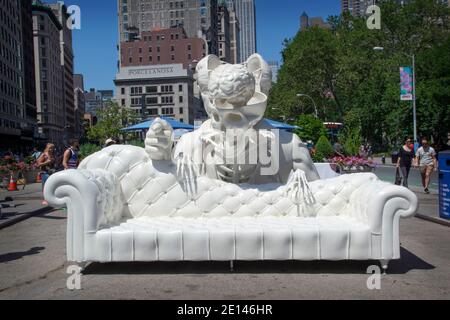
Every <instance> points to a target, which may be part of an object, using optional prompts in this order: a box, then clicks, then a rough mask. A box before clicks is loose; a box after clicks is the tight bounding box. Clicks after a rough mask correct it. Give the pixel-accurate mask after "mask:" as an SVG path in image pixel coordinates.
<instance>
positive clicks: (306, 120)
mask: <svg viewBox="0 0 450 320" xmlns="http://www.w3.org/2000/svg"><path fill="white" fill-rule="evenodd" d="M295 125H297V126H299V127H300V129H298V130H296V131H295V133H296V134H297V135H298V136H299V137H300V139H302V140H303V141H304V142H306V141H308V140H311V141H317V140H319V139H320V137H321V136H325V135H326V134H327V130H326V128H325V126H324V125H323V122H322V120H320V119H317V118H316V117H314V116H313V115H310V114H302V115H301V116H299V117H298V119H297V121H296V122H295Z"/></svg>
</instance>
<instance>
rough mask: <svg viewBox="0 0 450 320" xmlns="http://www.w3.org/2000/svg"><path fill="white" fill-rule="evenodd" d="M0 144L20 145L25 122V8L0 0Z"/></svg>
mask: <svg viewBox="0 0 450 320" xmlns="http://www.w3.org/2000/svg"><path fill="white" fill-rule="evenodd" d="M0 4H1V5H0V31H1V33H0V53H1V54H0V140H1V141H0V146H2V147H8V145H9V144H11V145H17V144H20V143H21V142H22V141H21V135H22V127H23V126H24V125H25V124H26V108H25V90H24V76H25V74H24V60H23V50H24V46H23V33H22V19H21V15H22V7H21V1H20V0H14V1H11V0H0Z"/></svg>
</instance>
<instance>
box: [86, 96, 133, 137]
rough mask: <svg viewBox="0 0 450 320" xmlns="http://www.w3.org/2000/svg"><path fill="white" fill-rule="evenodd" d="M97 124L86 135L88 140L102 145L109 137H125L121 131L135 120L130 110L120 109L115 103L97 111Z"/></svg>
mask: <svg viewBox="0 0 450 320" xmlns="http://www.w3.org/2000/svg"><path fill="white" fill-rule="evenodd" d="M97 116H98V119H99V120H98V122H97V124H96V125H95V126H92V127H91V128H90V129H89V130H88V133H87V136H88V139H89V140H90V141H93V142H97V143H99V144H103V143H104V142H105V141H106V139H108V138H111V137H120V136H126V134H125V133H124V132H122V131H121V129H123V128H125V127H127V126H129V125H131V124H132V123H133V121H134V120H136V116H135V112H134V111H133V110H132V109H130V108H125V107H120V106H119V105H118V104H117V103H113V102H111V103H109V105H108V106H107V107H106V108H104V109H102V110H98V111H97Z"/></svg>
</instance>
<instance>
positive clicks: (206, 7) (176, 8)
mask: <svg viewBox="0 0 450 320" xmlns="http://www.w3.org/2000/svg"><path fill="white" fill-rule="evenodd" d="M118 10H119V43H123V42H126V41H130V40H134V39H135V38H136V37H140V36H141V33H142V32H144V31H152V30H155V29H168V28H171V27H174V26H179V27H183V28H184V29H185V31H186V34H187V36H188V37H189V38H194V37H204V38H205V39H206V40H207V43H208V52H209V53H213V54H217V53H218V42H217V0H181V1H161V0H147V1H145V2H144V1H142V0H118Z"/></svg>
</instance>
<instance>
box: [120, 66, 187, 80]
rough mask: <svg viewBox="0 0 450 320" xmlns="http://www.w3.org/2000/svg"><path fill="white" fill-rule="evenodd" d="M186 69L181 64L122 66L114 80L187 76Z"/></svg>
mask: <svg viewBox="0 0 450 320" xmlns="http://www.w3.org/2000/svg"><path fill="white" fill-rule="evenodd" d="M188 75H189V73H188V70H186V69H184V68H183V65H182V64H167V65H164V64H161V65H155V66H147V67H146V66H142V67H123V68H120V72H119V73H118V74H117V75H116V80H132V79H154V78H174V77H186V76H188Z"/></svg>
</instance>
